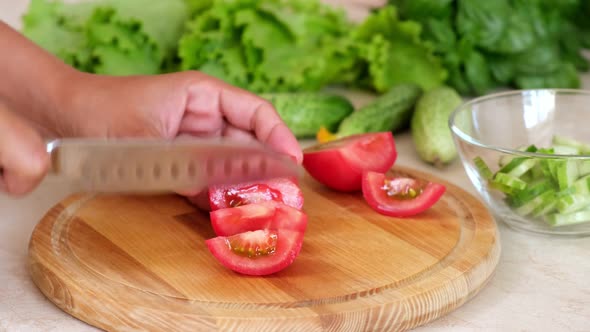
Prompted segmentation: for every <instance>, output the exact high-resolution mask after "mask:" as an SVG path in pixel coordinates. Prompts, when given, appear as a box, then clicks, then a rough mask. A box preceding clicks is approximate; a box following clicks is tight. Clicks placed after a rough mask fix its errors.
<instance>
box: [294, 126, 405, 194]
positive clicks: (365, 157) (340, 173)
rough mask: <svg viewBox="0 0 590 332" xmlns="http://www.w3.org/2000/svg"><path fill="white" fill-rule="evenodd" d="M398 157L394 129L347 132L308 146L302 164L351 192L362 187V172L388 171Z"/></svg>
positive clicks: (316, 175)
mask: <svg viewBox="0 0 590 332" xmlns="http://www.w3.org/2000/svg"><path fill="white" fill-rule="evenodd" d="M396 159H397V150H396V146H395V140H394V138H393V135H392V133H391V132H378V133H367V134H358V135H352V136H347V137H345V138H341V139H338V140H334V141H330V142H327V143H323V144H318V145H315V146H313V147H310V148H307V149H305V151H304V154H303V167H304V168H305V169H306V170H307V172H308V173H309V174H310V175H311V176H312V177H313V178H314V179H316V180H317V181H318V182H320V183H322V184H324V185H326V186H327V187H329V188H332V189H335V190H338V191H344V192H352V191H358V190H361V189H362V175H363V172H365V171H374V172H386V171H387V170H389V169H390V168H391V167H392V166H393V165H394V163H395V161H396Z"/></svg>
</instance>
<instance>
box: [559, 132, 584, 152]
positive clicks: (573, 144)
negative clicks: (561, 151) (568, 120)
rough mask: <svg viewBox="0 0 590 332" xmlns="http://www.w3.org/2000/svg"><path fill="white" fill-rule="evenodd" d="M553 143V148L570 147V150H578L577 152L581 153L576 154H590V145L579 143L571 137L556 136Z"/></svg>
mask: <svg viewBox="0 0 590 332" xmlns="http://www.w3.org/2000/svg"><path fill="white" fill-rule="evenodd" d="M551 143H552V145H553V146H561V147H568V148H570V149H576V150H577V151H579V152H578V153H576V154H587V153H589V152H590V145H587V144H583V143H582V142H579V141H578V140H575V139H573V138H570V137H565V136H559V135H555V136H553V138H552V140H551ZM556 153H557V152H556Z"/></svg>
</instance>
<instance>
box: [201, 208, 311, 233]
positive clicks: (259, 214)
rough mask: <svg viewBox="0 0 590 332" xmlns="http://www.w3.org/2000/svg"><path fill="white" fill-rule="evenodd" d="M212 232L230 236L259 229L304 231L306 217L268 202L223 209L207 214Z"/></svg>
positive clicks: (297, 211) (298, 212) (298, 211)
mask: <svg viewBox="0 0 590 332" xmlns="http://www.w3.org/2000/svg"><path fill="white" fill-rule="evenodd" d="M209 215H210V219H211V225H212V227H213V231H214V232H215V234H216V235H218V236H230V235H235V234H238V233H243V232H247V231H255V230H259V229H291V230H298V231H302V232H303V231H305V228H306V226H307V215H306V214H305V213H303V212H301V211H300V210H298V209H296V208H294V207H292V206H289V205H286V204H284V203H280V202H275V201H268V202H262V203H255V204H247V205H242V206H238V207H234V208H224V209H219V210H215V211H211V212H210V213H209Z"/></svg>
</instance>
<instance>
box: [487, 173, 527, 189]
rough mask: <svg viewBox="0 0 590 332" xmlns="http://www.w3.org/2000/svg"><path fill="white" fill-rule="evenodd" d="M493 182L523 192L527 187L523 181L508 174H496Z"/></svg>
mask: <svg viewBox="0 0 590 332" xmlns="http://www.w3.org/2000/svg"><path fill="white" fill-rule="evenodd" d="M492 181H493V182H495V183H499V184H501V185H503V186H505V187H508V188H512V189H516V190H523V189H525V188H526V187H527V184H526V182H524V181H522V180H521V179H519V178H517V177H516V176H512V175H510V174H506V173H496V175H494V178H493V180H492Z"/></svg>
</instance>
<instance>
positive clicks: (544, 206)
mask: <svg viewBox="0 0 590 332" xmlns="http://www.w3.org/2000/svg"><path fill="white" fill-rule="evenodd" d="M587 121H589V122H590V91H586V90H571V89H542V90H514V91H508V92H501V93H496V94H491V95H486V96H483V97H479V98H476V99H473V100H470V101H468V102H466V103H464V104H462V105H461V106H459V107H458V108H457V109H456V110H455V111H454V112H453V113H452V114H451V116H450V118H449V126H450V128H451V132H452V135H453V139H454V142H455V146H456V147H457V151H458V153H459V156H460V158H461V161H462V163H463V167H464V168H465V171H466V173H467V175H468V177H469V179H470V180H471V182H472V183H473V185H474V186H475V188H476V190H477V191H478V193H479V194H480V195H481V197H482V198H483V200H484V202H485V204H486V205H487V206H488V207H489V208H490V210H491V211H492V212H493V213H494V214H495V215H496V216H497V217H498V218H499V219H500V220H502V221H503V222H504V223H506V224H507V225H509V226H512V227H513V228H517V229H521V230H526V231H532V232H537V233H544V234H558V235H573V236H588V235H590V125H588V122H587Z"/></svg>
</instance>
